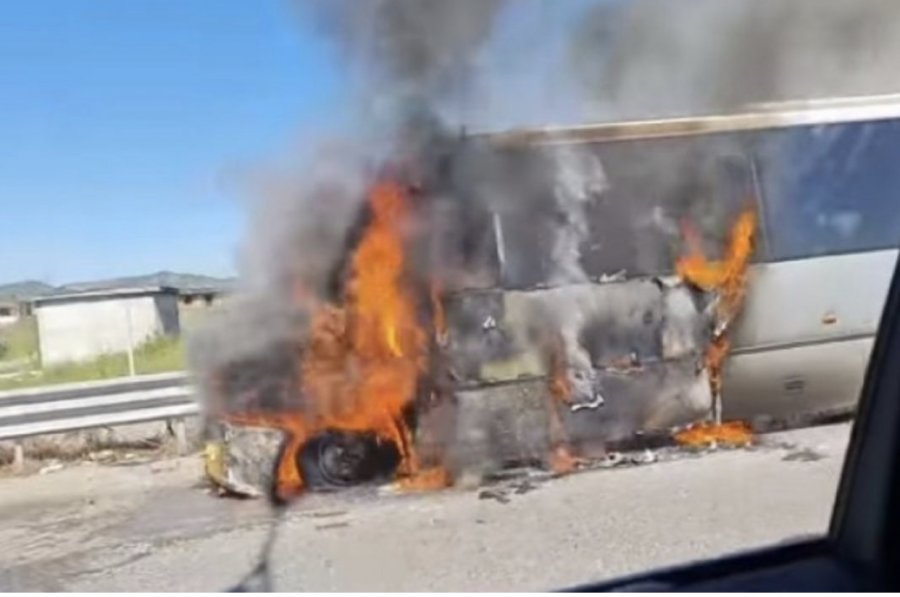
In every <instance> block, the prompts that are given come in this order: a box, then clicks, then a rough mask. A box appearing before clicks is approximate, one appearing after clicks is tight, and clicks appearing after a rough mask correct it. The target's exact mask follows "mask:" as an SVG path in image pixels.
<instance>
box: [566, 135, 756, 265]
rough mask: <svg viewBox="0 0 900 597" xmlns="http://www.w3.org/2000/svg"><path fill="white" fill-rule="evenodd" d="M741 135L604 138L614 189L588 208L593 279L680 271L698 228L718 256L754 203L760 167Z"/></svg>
mask: <svg viewBox="0 0 900 597" xmlns="http://www.w3.org/2000/svg"><path fill="white" fill-rule="evenodd" d="M745 145H746V137H745V136H743V135H740V134H729V135H708V136H698V137H682V138H672V139H647V140H642V141H628V142H616V143H605V144H598V145H596V146H595V149H594V151H595V152H596V155H597V156H598V158H599V162H600V163H601V164H602V166H603V168H604V171H605V175H606V179H607V189H606V191H605V192H604V193H603V194H602V196H601V197H600V199H599V200H598V201H595V202H593V203H592V204H591V205H590V206H589V208H588V210H587V220H588V224H589V227H590V235H589V237H590V239H589V242H588V243H586V245H585V246H584V247H583V248H582V261H583V263H584V267H585V271H587V273H588V274H589V275H590V276H591V277H595V278H596V277H599V276H601V275H603V274H610V273H612V272H616V271H620V270H624V271H625V272H626V273H628V274H629V275H646V274H665V273H669V272H671V271H672V269H673V266H674V263H675V260H676V259H677V257H678V255H679V253H680V251H681V250H682V244H683V243H682V238H681V236H682V234H683V232H684V227H685V226H690V227H692V228H693V229H694V230H695V231H696V232H697V233H698V235H699V237H700V238H701V240H702V242H703V243H704V244H705V245H706V246H705V249H706V251H707V254H708V255H711V256H714V255H716V254H717V252H718V251H720V250H721V248H722V247H723V246H724V244H725V237H726V235H727V234H728V230H729V228H730V225H731V222H732V221H733V220H734V217H735V216H736V214H737V212H738V211H739V210H740V209H741V208H742V207H743V206H745V205H746V204H747V202H748V201H752V194H753V193H752V189H753V183H752V169H751V166H750V160H749V159H748V157H747V156H748V155H749V154H748V152H747V150H746V149H745Z"/></svg>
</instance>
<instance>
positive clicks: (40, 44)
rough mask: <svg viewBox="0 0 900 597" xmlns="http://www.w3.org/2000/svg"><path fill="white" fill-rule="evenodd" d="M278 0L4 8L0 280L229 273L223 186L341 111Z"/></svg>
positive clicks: (71, 1) (323, 51)
mask: <svg viewBox="0 0 900 597" xmlns="http://www.w3.org/2000/svg"><path fill="white" fill-rule="evenodd" d="M340 73H341V69H340V68H338V67H337V65H336V64H335V55H334V52H333V51H332V49H331V47H330V46H329V45H327V44H326V42H325V41H324V40H322V39H321V38H320V37H318V36H317V35H316V34H315V33H314V31H313V30H312V29H311V28H310V27H309V25H308V23H304V21H303V20H302V19H301V18H300V16H299V15H298V14H297V13H296V11H295V10H293V9H292V5H291V3H289V2H287V1H285V0H255V1H253V2H223V1H221V0H203V1H201V0H190V1H183V0H128V1H123V2H97V1H96V0H29V1H28V2H15V3H9V4H7V5H5V6H4V10H3V11H0V239H2V243H3V248H4V254H3V257H2V259H0V282H5V281H13V280H18V279H22V278H36V279H42V280H45V281H48V282H51V283H65V282H70V281H75V280H84V279H93V278H102V277H108V276H119V275H131V274H141V273H149V272H151V271H156V270H160V269H170V270H177V271H190V272H197V273H208V274H213V275H227V274H232V273H233V264H234V255H235V250H236V246H237V242H238V240H239V238H240V235H241V234H242V233H243V223H244V217H245V216H244V213H245V210H246V205H245V202H244V201H243V200H241V199H240V197H239V194H238V193H237V192H236V191H235V189H234V188H233V187H234V185H231V184H228V183H227V182H226V181H228V180H229V177H230V175H231V174H232V173H233V172H235V171H238V170H240V168H241V167H242V165H246V164H257V163H260V162H262V161H264V160H265V157H266V155H267V154H271V153H272V152H275V151H278V150H279V149H283V148H286V147H287V146H288V144H289V143H291V142H295V141H296V139H297V138H298V136H302V135H303V134H304V131H306V130H310V131H311V130H318V129H320V128H322V127H323V126H325V125H326V123H328V122H330V121H331V120H332V119H333V118H334V116H335V113H336V112H338V111H340V109H341V108H340V104H341V101H342V100H343V98H344V97H345V94H343V93H342V91H343V89H344V87H343V85H344V82H343V81H342V80H341V74H340Z"/></svg>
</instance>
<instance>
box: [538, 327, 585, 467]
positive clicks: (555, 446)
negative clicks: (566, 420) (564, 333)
mask: <svg viewBox="0 0 900 597" xmlns="http://www.w3.org/2000/svg"><path fill="white" fill-rule="evenodd" d="M549 348H550V352H549V355H548V356H549V372H548V373H549V378H548V381H547V384H548V387H547V390H548V395H547V400H546V404H545V406H546V409H547V424H548V432H549V439H550V454H549V457H548V459H547V462H548V464H549V465H550V469H551V470H552V471H553V472H554V473H557V474H560V475H562V474H567V473H570V472H572V471H573V470H575V468H576V467H577V465H578V464H579V462H580V460H579V459H578V458H577V457H575V456H574V455H573V454H572V452H571V450H570V448H569V441H568V438H567V436H566V430H565V427H564V425H563V422H562V419H561V417H560V415H559V410H558V408H559V407H560V406H567V405H569V404H571V402H572V382H571V380H570V379H569V371H568V367H569V365H568V361H567V359H566V347H565V342H564V341H563V339H562V337H561V336H559V335H558V334H557V335H555V336H554V337H553V340H552V341H551V342H550V344H549Z"/></svg>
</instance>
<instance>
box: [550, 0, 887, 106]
mask: <svg viewBox="0 0 900 597" xmlns="http://www.w3.org/2000/svg"><path fill="white" fill-rule="evenodd" d="M578 21H579V25H578V26H577V27H576V28H575V29H574V30H573V31H572V32H571V44H570V45H569V51H568V65H567V66H568V67H569V68H568V70H569V72H570V73H571V75H572V78H573V80H575V81H577V83H578V85H579V91H580V92H581V94H582V95H583V100H584V104H583V106H584V107H585V112H586V113H588V114H590V115H591V116H594V117H600V118H645V117H648V116H662V115H677V114H703V113H709V112H722V111H728V110H733V109H736V108H738V107H740V106H744V105H747V104H753V103H765V102H773V101H781V100H802V99H809V98H821V97H832V96H849V95H866V94H878V93H892V92H896V91H897V90H898V89H900V71H898V70H897V68H896V64H897V60H898V59H900V4H898V3H897V2H893V1H892V0H856V1H852V2H847V1H845V0H790V1H782V0H690V1H686V2H664V1H663V0H629V1H624V2H623V1H606V2H596V3H594V6H593V7H591V8H589V9H588V10H586V11H585V13H584V14H583V15H582V16H581V18H580V19H578Z"/></svg>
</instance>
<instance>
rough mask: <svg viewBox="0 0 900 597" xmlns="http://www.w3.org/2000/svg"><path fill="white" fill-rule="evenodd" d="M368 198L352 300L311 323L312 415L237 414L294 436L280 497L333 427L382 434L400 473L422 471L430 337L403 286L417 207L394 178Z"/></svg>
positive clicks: (438, 476)
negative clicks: (412, 411) (423, 382)
mask: <svg viewBox="0 0 900 597" xmlns="http://www.w3.org/2000/svg"><path fill="white" fill-rule="evenodd" d="M368 200H369V207H370V211H371V220H370V222H369V224H368V226H367V227H366V229H365V231H364V233H363V236H362V239H361V241H360V243H359V245H358V247H357V249H356V251H355V253H354V255H353V259H352V262H351V279H350V283H349V285H348V291H347V293H346V297H345V304H344V305H342V306H340V305H329V304H326V305H323V306H321V307H319V308H318V309H317V310H316V311H315V313H314V314H313V317H312V321H311V325H310V332H309V341H308V344H307V347H306V350H305V352H304V355H303V357H302V362H301V367H300V371H301V375H302V389H303V393H304V396H305V399H306V400H305V409H304V410H303V411H302V412H301V411H295V412H284V413H278V414H247V413H244V414H237V415H232V416H230V417H229V419H230V420H231V421H232V422H234V423H237V424H243V425H262V426H268V427H274V428H278V429H281V430H282V431H284V432H285V433H286V435H287V439H286V443H285V445H284V448H283V450H282V456H281V459H280V461H279V463H278V467H277V473H276V492H277V494H278V495H279V496H280V497H281V498H283V499H287V498H289V497H291V496H293V495H296V494H297V493H299V492H300V491H301V490H302V488H303V477H302V474H301V472H300V470H299V469H298V466H297V454H298V453H299V452H300V450H302V449H303V446H304V444H305V443H306V442H307V441H308V440H309V439H310V438H311V437H313V436H314V435H316V434H318V433H320V432H322V431H325V430H327V429H332V430H340V431H368V432H373V433H374V434H375V435H376V436H377V437H378V438H381V439H383V440H387V441H390V442H392V443H393V444H394V445H395V446H396V447H397V450H398V451H399V453H400V457H401V460H400V465H399V472H400V473H401V474H405V475H415V474H417V473H419V472H420V471H419V468H420V467H419V462H418V459H417V457H416V453H415V450H414V446H413V436H412V431H411V430H410V429H409V427H408V425H407V423H406V421H405V415H406V414H407V413H406V411H407V408H408V407H409V405H410V404H411V403H412V400H413V398H414V396H415V392H416V385H417V382H418V378H419V375H420V374H421V373H422V372H423V371H424V369H425V366H426V363H427V354H426V352H427V335H426V333H425V331H424V330H423V329H422V327H421V325H420V323H419V321H418V315H417V310H416V301H415V299H414V294H413V292H412V291H411V289H410V288H409V285H408V284H407V283H406V281H405V280H404V274H405V269H406V257H405V253H404V233H405V231H404V226H405V224H406V223H407V222H408V220H409V217H410V215H411V214H410V209H411V206H410V204H409V201H408V198H407V196H406V193H405V191H404V190H403V188H402V187H401V186H400V185H399V184H397V183H394V182H391V181H383V182H380V183H378V184H376V185H375V186H374V187H373V189H372V190H371V192H370V194H369V197H368ZM422 473H423V474H425V473H427V474H425V477H426V478H425V479H423V480H422V481H421V482H420V483H418V485H419V486H431V487H433V486H443V485H446V481H445V477H446V475H445V473H443V472H440V471H435V470H434V469H429V470H428V471H422ZM410 486H411V487H414V486H416V483H414V482H412V481H410Z"/></svg>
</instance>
